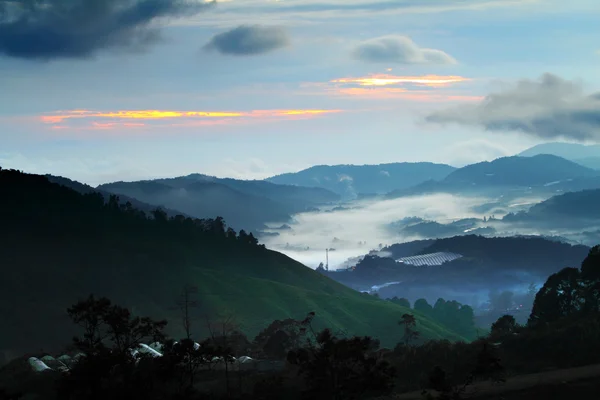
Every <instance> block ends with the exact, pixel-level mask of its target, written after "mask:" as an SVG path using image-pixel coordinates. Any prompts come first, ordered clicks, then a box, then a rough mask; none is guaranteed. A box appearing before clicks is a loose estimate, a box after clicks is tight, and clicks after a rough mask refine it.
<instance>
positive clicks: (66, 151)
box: [0, 0, 600, 185]
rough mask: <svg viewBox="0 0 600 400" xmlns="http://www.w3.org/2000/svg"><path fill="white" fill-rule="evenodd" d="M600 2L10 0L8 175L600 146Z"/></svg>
mask: <svg viewBox="0 0 600 400" xmlns="http://www.w3.org/2000/svg"><path fill="white" fill-rule="evenodd" d="M599 17H600V4H599V3H598V1H597V0H572V1H570V2H564V1H555V0H518V1H517V0H427V1H425V0H229V1H216V2H214V1H213V2H210V1H200V0H94V1H89V0H35V1H32V0H0V94H1V95H0V166H2V167H3V168H16V169H20V170H24V171H27V172H32V173H51V174H55V175H62V176H66V177H69V178H71V179H76V180H79V181H82V182H85V183H88V184H91V185H98V184H101V183H106V182H112V181H117V180H126V181H127V180H137V179H149V178H155V177H172V176H180V175H186V174H190V173H204V174H210V175H215V176H219V177H225V176H228V177H234V178H242V179H263V178H266V177H269V176H272V175H275V174H278V173H283V172H292V171H298V170H301V169H303V168H307V167H309V166H311V165H315V164H377V163H387V162H404V161H408V162H414V161H432V162H440V163H449V164H451V165H454V166H462V165H465V164H468V163H473V162H479V161H483V160H491V159H494V158H497V157H501V156H506V155H513V154H516V153H518V152H520V151H522V150H524V149H526V148H528V147H530V146H533V145H535V144H538V143H543V142H548V141H557V140H559V141H572V142H583V143H597V142H598V140H599V139H600V75H599V74H598V73H597V72H598V70H599V68H600V42H598V37H600V24H598V20H600V18H599Z"/></svg>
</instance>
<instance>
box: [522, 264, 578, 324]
mask: <svg viewBox="0 0 600 400" xmlns="http://www.w3.org/2000/svg"><path fill="white" fill-rule="evenodd" d="M584 289H585V286H584V284H583V281H582V279H581V273H580V272H579V270H578V269H577V268H564V269H562V270H561V271H559V272H557V273H555V274H552V275H550V277H549V278H548V280H546V283H544V286H542V288H541V289H540V291H539V292H538V293H537V295H536V296H535V301H534V303H533V309H532V310H531V315H530V317H529V321H528V325H530V326H535V325H539V324H547V323H550V322H554V321H556V320H558V319H560V318H563V317H567V316H571V315H574V314H576V313H578V312H580V311H581V310H583V307H584V304H585V291H584Z"/></svg>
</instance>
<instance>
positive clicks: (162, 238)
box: [0, 170, 461, 352]
mask: <svg viewBox="0 0 600 400" xmlns="http://www.w3.org/2000/svg"><path fill="white" fill-rule="evenodd" d="M0 196H1V198H2V199H3V203H4V207H2V208H1V210H0V218H1V220H2V222H3V229H2V230H1V231H0V241H1V243H2V246H1V247H0V268H1V269H2V277H3V279H0V293H1V294H2V301H0V318H1V319H2V322H3V329H2V330H0V346H1V347H0V351H5V352H6V351H9V352H15V351H31V350H36V351H37V350H39V349H41V348H44V349H47V350H51V349H57V348H59V347H61V346H62V345H63V344H65V343H67V342H69V339H70V337H71V335H72V334H74V333H75V332H76V327H74V326H72V324H71V323H70V322H69V321H68V318H67V315H66V313H65V309H66V308H67V307H68V306H70V305H71V304H72V303H74V302H75V301H76V300H77V299H79V298H82V297H84V296H87V295H88V294H89V293H94V294H96V295H97V296H107V297H109V298H111V299H112V300H113V301H114V302H115V303H119V304H122V305H124V306H127V307H130V308H131V309H132V310H133V312H134V313H135V314H144V315H150V316H152V317H154V318H166V319H168V320H169V321H170V327H169V333H170V334H172V335H180V334H181V333H182V332H181V331H180V326H179V325H180V324H179V321H180V320H181V318H180V316H179V313H178V311H177V310H176V309H175V307H173V306H174V304H175V300H176V298H177V296H178V294H179V293H180V291H181V288H182V287H183V286H184V285H185V284H193V285H196V286H198V289H199V290H198V291H199V293H198V296H199V300H200V301H199V303H200V307H199V308H198V309H197V310H195V313H196V317H197V320H196V322H195V325H194V330H195V331H196V333H197V335H198V336H201V335H203V334H205V333H206V331H205V326H206V320H207V319H208V320H210V321H212V322H218V321H219V320H221V319H223V318H226V317H233V319H234V320H235V321H236V322H237V323H239V325H240V327H241V328H242V330H243V331H245V332H246V333H247V334H248V335H249V336H251V337H252V336H253V335H255V334H256V333H257V332H258V331H259V330H260V329H262V328H264V327H265V326H266V324H268V323H269V322H271V321H273V320H274V319H282V318H287V317H293V318H303V317H304V316H305V315H306V314H307V313H308V312H310V311H315V312H316V315H317V318H316V319H315V324H316V325H317V327H325V326H328V327H331V328H333V329H335V330H342V331H345V332H347V333H348V334H357V335H372V336H375V337H378V338H380V339H381V341H382V343H383V345H384V346H393V345H394V344H395V343H396V342H398V340H399V339H400V337H401V335H402V330H401V328H400V327H399V326H398V324H397V321H398V320H399V319H400V317H401V316H402V314H404V313H405V312H410V311H409V310H407V309H405V308H403V307H401V306H398V305H395V304H393V303H390V302H386V301H382V300H378V299H376V298H374V297H372V296H368V295H365V294H360V293H358V292H355V291H353V290H351V289H349V288H347V287H345V286H343V285H341V284H339V283H337V282H335V281H333V280H331V279H329V278H327V277H325V276H322V275H321V274H319V273H317V272H315V271H313V270H312V269H310V268H307V267H305V266H303V265H302V264H300V263H298V262H296V261H294V260H292V259H290V258H288V257H286V256H284V255H282V254H279V253H276V252H273V251H270V250H267V249H265V248H264V246H261V245H258V244H257V242H256V239H254V237H253V236H252V235H247V234H245V233H244V232H242V231H241V232H239V234H236V233H235V232H234V231H233V230H231V229H226V227H225V225H224V222H223V221H222V220H221V219H219V218H217V219H215V220H210V219H209V220H197V219H196V220H193V219H190V218H184V217H175V218H171V219H169V218H167V217H166V215H165V214H164V213H163V212H160V211H157V212H155V213H154V215H153V216H152V217H147V216H146V215H145V214H144V213H143V212H141V211H139V210H136V209H134V208H132V207H130V206H129V205H127V204H125V205H123V204H119V202H118V201H117V199H115V198H112V199H110V200H109V201H108V202H105V201H104V198H103V197H102V195H100V194H95V193H90V194H85V195H83V194H80V193H77V192H75V191H73V190H71V189H69V188H67V187H64V186H60V185H58V184H55V183H50V182H48V180H47V178H46V177H43V176H37V175H28V174H23V173H20V172H17V171H7V170H0ZM15 304H16V305H17V306H15ZM417 318H418V326H419V330H420V331H421V333H422V336H423V337H424V338H448V339H452V340H458V339H461V337H460V336H459V335H457V334H455V333H454V332H451V331H449V330H448V329H447V328H445V327H443V326H440V325H439V324H436V323H434V322H432V321H431V320H428V319H427V318H425V317H423V316H421V315H417Z"/></svg>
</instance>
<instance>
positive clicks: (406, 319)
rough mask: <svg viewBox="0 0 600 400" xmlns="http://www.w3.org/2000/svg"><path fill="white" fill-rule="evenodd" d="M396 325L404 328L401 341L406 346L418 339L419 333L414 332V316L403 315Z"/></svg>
mask: <svg viewBox="0 0 600 400" xmlns="http://www.w3.org/2000/svg"><path fill="white" fill-rule="evenodd" d="M398 324H399V325H401V326H403V327H404V337H403V339H402V340H403V341H404V344H405V345H406V346H408V345H409V344H410V342H411V341H413V340H415V339H417V338H418V337H419V332H418V331H417V330H416V327H417V320H416V319H415V316H414V315H412V314H404V315H403V316H402V319H401V320H400V321H399V322H398Z"/></svg>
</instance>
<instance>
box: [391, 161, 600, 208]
mask: <svg viewBox="0 0 600 400" xmlns="http://www.w3.org/2000/svg"><path fill="white" fill-rule="evenodd" d="M599 177H600V172H599V171H595V170H593V169H590V168H586V167H583V166H581V165H579V164H577V163H575V162H573V161H569V160H566V159H564V158H562V157H558V156H554V155H549V154H540V155H536V156H532V157H521V156H512V157H502V158H498V159H496V160H494V161H485V162H480V163H476V164H471V165H467V166H465V167H463V168H460V169H457V170H456V171H454V172H452V173H450V174H449V175H448V176H447V177H446V178H445V179H444V180H442V181H440V182H434V181H428V182H424V183H422V184H420V185H417V186H415V187H413V188H410V189H405V190H398V191H394V192H391V193H389V194H388V195H387V197H392V198H393V197H400V196H406V195H411V194H424V193H434V192H447V193H465V192H481V191H485V190H490V189H498V188H500V189H506V188H527V187H534V186H538V187H549V186H551V185H556V184H559V183H563V182H567V181H572V180H576V179H582V180H596V179H598V178H599ZM588 183H591V182H588ZM599 183H600V181H599ZM556 189H557V188H556ZM548 190H555V188H551V189H548Z"/></svg>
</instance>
